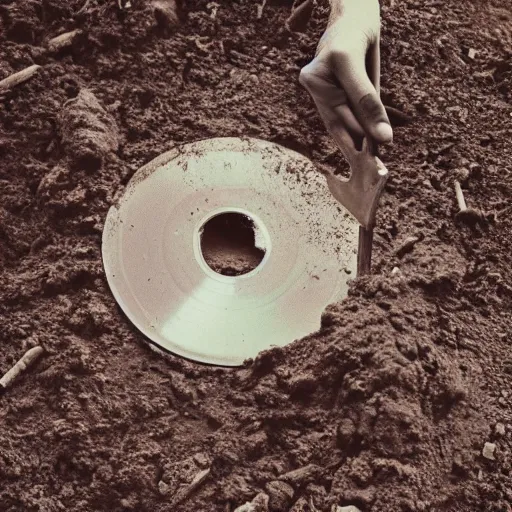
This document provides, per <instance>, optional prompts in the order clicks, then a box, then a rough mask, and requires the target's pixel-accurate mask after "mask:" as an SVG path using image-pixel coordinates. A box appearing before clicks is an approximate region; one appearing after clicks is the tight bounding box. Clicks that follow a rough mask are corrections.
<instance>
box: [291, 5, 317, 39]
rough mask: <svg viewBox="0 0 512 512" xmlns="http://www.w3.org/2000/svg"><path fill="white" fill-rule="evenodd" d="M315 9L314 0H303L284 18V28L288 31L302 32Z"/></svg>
mask: <svg viewBox="0 0 512 512" xmlns="http://www.w3.org/2000/svg"><path fill="white" fill-rule="evenodd" d="M314 9H315V0H304V1H303V2H302V3H300V4H299V5H297V7H296V8H295V9H294V10H293V11H292V13H291V15H290V17H289V18H288V19H287V20H286V28H287V29H288V30H290V32H304V31H305V30H306V28H307V26H308V23H309V20H310V18H311V16H312V15H313V10H314Z"/></svg>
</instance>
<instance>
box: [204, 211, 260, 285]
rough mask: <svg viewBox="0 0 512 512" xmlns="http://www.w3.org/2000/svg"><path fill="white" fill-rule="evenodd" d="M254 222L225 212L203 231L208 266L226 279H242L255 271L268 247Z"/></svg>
mask: <svg viewBox="0 0 512 512" xmlns="http://www.w3.org/2000/svg"><path fill="white" fill-rule="evenodd" d="M261 238H262V237H261V236H258V230H257V227H256V226H255V223H254V221H253V220H252V219H251V218H250V217H248V216H247V215H244V214H242V213H238V212H226V213H221V214H219V215H216V216H215V217H212V218H211V219H210V220H208V221H207V222H206V223H205V224H204V226H203V227H202V232H201V252H202V253H203V258H204V260H205V261H206V264H207V265H208V266H209V267H210V268H211V269H212V270H213V271H215V272H217V273H218V274H221V275H223V276H240V275H243V274H247V273H248V272H251V271H252V270H254V269H255V268H256V267H258V265H259V264H260V263H261V261H262V260H263V258H264V256H265V252H266V250H265V247H264V244H263V243H262V241H261Z"/></svg>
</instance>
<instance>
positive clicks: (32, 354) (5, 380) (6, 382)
mask: <svg viewBox="0 0 512 512" xmlns="http://www.w3.org/2000/svg"><path fill="white" fill-rule="evenodd" d="M43 352H44V349H43V347H40V346H37V347H33V348H31V349H30V350H28V351H27V352H25V354H24V355H23V357H22V358H21V359H20V360H19V361H18V362H17V363H16V364H15V365H14V366H13V367H12V368H11V369H10V370H9V371H8V372H7V373H6V374H5V375H4V376H3V377H2V378H1V379H0V389H6V388H8V387H9V386H10V385H11V384H12V383H13V382H14V380H15V379H16V378H17V377H18V376H19V375H20V374H21V373H23V372H24V371H25V370H26V369H27V368H28V367H29V366H31V365H32V364H34V363H35V362H36V361H37V360H38V359H39V358H40V357H41V355H42V354H43Z"/></svg>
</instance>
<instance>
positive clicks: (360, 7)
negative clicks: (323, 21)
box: [329, 0, 379, 25]
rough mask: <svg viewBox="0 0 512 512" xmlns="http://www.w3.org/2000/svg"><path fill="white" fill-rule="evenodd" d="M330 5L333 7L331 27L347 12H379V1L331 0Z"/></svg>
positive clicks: (330, 19) (330, 20) (330, 18)
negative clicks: (375, 10)
mask: <svg viewBox="0 0 512 512" xmlns="http://www.w3.org/2000/svg"><path fill="white" fill-rule="evenodd" d="M329 4H330V6H331V13H330V15H329V25H330V24H331V23H334V21H336V20H337V19H339V18H340V16H342V15H343V14H344V13H345V11H353V12H357V11H359V12H361V11H362V12H365V11H368V10H369V9H371V10H374V9H375V8H377V12H378V11H379V1H378V0H329Z"/></svg>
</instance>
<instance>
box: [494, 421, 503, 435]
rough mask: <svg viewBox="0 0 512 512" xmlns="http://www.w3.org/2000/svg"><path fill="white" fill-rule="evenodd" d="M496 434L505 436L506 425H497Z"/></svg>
mask: <svg viewBox="0 0 512 512" xmlns="http://www.w3.org/2000/svg"><path fill="white" fill-rule="evenodd" d="M494 432H495V433H496V435H497V436H500V437H501V436H504V435H505V425H503V423H496V426H495V427H494Z"/></svg>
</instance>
